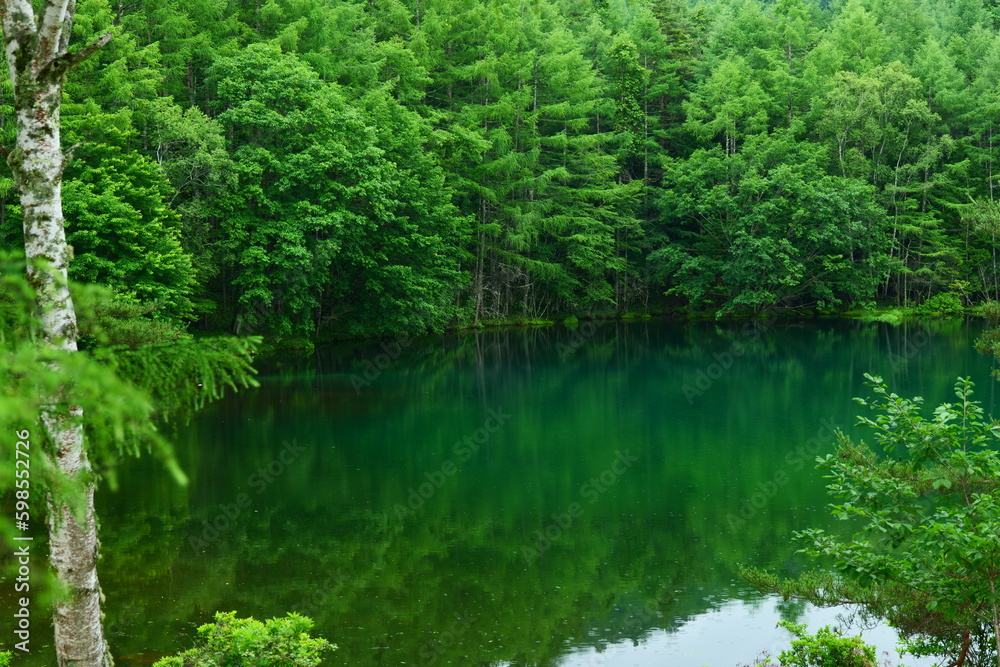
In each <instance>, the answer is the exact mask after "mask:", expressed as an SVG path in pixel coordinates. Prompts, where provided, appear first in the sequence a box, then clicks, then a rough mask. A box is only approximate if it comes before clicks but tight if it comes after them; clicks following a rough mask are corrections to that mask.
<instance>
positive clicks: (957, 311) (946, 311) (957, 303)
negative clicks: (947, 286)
mask: <svg viewBox="0 0 1000 667" xmlns="http://www.w3.org/2000/svg"><path fill="white" fill-rule="evenodd" d="M912 311H913V313H914V314H915V315H920V316H923V317H941V316H942V315H943V316H957V315H961V314H962V313H964V312H965V309H964V308H963V307H962V297H961V296H959V295H958V294H956V293H955V292H939V293H938V294H935V295H934V296H932V297H931V298H929V299H927V300H926V301H924V302H923V303H922V304H920V305H919V306H914V307H913V308H912Z"/></svg>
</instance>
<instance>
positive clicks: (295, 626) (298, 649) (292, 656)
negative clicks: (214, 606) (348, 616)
mask: <svg viewBox="0 0 1000 667" xmlns="http://www.w3.org/2000/svg"><path fill="white" fill-rule="evenodd" d="M312 626H313V622H312V619H310V618H307V617H305V616H299V615H298V614H288V616H287V617H286V618H272V619H269V620H267V621H264V622H263V623H261V622H260V621H257V620H254V619H253V618H236V612H218V613H216V614H215V622H214V623H206V624H205V625H203V626H201V627H200V628H198V640H197V644H198V645H197V646H195V647H194V648H192V649H188V650H187V651H184V652H183V653H180V654H178V655H175V656H170V657H167V658H163V659H162V660H159V661H158V662H156V664H154V665H153V667H316V666H317V665H319V664H320V662H321V661H322V659H323V653H325V652H326V651H334V650H336V649H337V646H336V645H335V644H331V643H330V642H328V641H326V640H325V639H322V638H320V637H310V636H309V630H311V629H312Z"/></svg>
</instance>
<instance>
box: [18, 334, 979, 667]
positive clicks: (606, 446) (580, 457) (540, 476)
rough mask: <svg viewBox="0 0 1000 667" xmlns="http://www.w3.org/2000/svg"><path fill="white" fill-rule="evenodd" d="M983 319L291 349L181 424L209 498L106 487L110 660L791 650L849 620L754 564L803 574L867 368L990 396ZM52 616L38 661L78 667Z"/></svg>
mask: <svg viewBox="0 0 1000 667" xmlns="http://www.w3.org/2000/svg"><path fill="white" fill-rule="evenodd" d="M981 330H982V325H981V324H978V323H971V324H965V323H962V322H937V323H930V324H920V325H917V324H913V325H906V326H900V327H891V326H887V325H883V324H871V325H870V324H860V323H855V322H836V321H823V322H806V323H777V324H764V325H762V324H756V325H755V324H746V323H727V324H716V323H697V324H688V325H681V324H675V323H664V322H634V323H605V324H602V325H600V326H596V327H595V326H592V325H589V324H584V325H583V326H581V327H580V328H578V329H576V330H573V329H568V328H566V327H563V326H556V327H551V328H545V329H532V330H516V331H503V332H491V333H485V334H464V335H449V336H444V337H429V338H422V339H416V340H403V341H401V343H402V344H399V343H398V342H390V343H385V344H381V345H380V344H378V343H374V344H364V345H345V346H341V347H338V348H336V349H334V350H328V351H324V352H322V353H320V354H317V355H316V356H315V357H313V358H310V359H308V360H298V361H295V360H290V361H284V362H278V361H274V360H272V361H270V362H267V363H265V364H262V371H263V372H262V376H261V383H262V386H261V387H260V388H259V389H257V390H254V391H250V392H245V393H242V394H239V395H236V396H232V397H230V398H228V399H226V400H224V401H222V402H220V403H218V404H216V405H214V406H212V407H211V408H209V409H208V410H206V411H205V412H204V413H202V414H201V415H199V416H198V418H197V419H195V420H194V421H193V422H192V423H191V424H189V425H187V426H184V427H181V428H179V429H178V434H177V435H176V436H175V441H176V443H177V449H178V453H179V456H180V459H181V462H182V464H183V466H184V468H185V470H186V471H187V472H188V474H189V475H190V478H191V483H190V485H189V486H188V487H186V488H181V487H178V486H177V485H175V484H174V483H173V482H172V481H171V479H170V478H169V476H168V475H167V474H166V473H165V472H164V471H163V470H162V468H161V467H159V466H158V465H157V464H156V463H155V462H153V461H150V460H142V461H136V462H130V463H129V465H128V466H127V469H126V470H124V471H123V473H122V487H121V489H120V491H118V492H117V493H112V492H110V491H108V490H106V489H102V490H101V492H100V494H99V513H100V516H101V517H102V541H103V549H104V557H103V560H102V562H101V565H100V573H101V577H102V581H103V584H104V590H105V593H106V595H107V605H106V606H107V615H108V627H109V634H110V640H111V642H112V646H113V649H114V651H115V654H116V655H117V656H119V657H120V658H121V659H120V660H119V662H120V664H122V665H134V664H142V663H143V662H144V661H145V662H147V663H148V662H151V661H152V660H153V659H154V658H155V657H156V656H157V655H159V652H161V651H163V652H165V651H171V652H172V651H176V650H180V649H183V648H186V647H188V646H190V645H191V641H192V636H193V634H194V628H195V627H197V625H199V624H201V623H203V622H206V621H208V620H210V618H211V616H212V613H213V612H214V611H216V610H236V611H237V612H238V613H239V614H240V615H241V616H246V615H253V616H255V617H257V618H266V617H271V616H275V615H283V614H284V613H285V612H288V611H296V612H299V613H301V614H305V615H308V616H310V617H312V618H313V619H314V620H315V621H316V630H315V633H316V634H319V635H322V636H324V637H326V638H328V639H330V640H331V641H333V642H334V643H336V644H338V645H339V647H340V648H339V650H338V651H337V652H336V653H334V654H332V657H331V659H330V660H328V661H327V663H326V664H331V665H335V664H344V665H362V666H363V665H382V664H385V665H432V664H437V665H572V666H584V665H594V666H596V665H615V666H617V665H671V666H673V667H704V666H710V667H732V666H733V665H736V664H745V663H749V662H751V661H752V660H753V659H754V657H755V656H756V655H757V654H758V653H759V652H760V651H762V650H771V651H775V652H776V651H778V650H781V648H784V647H787V645H788V643H787V642H788V633H787V632H785V631H784V630H782V629H779V628H775V623H776V621H777V620H779V619H781V618H787V619H793V620H799V621H808V622H809V623H810V627H811V629H813V630H815V629H816V628H817V627H818V625H819V624H823V623H829V622H832V621H833V620H834V616H835V612H834V611H832V610H817V609H813V608H811V607H809V606H807V605H804V604H798V603H780V602H779V601H777V600H775V599H773V598H764V597H762V596H760V595H758V594H756V593H754V592H753V591H751V590H750V589H749V588H748V587H747V586H746V585H745V584H744V583H743V582H742V581H741V580H740V579H739V577H738V574H737V567H738V565H739V564H754V565H759V566H763V567H768V568H771V569H773V570H775V571H778V572H780V573H782V574H784V575H793V574H795V573H796V572H799V571H801V569H802V568H803V567H807V566H809V565H810V564H809V563H807V562H805V561H804V560H803V559H802V558H801V557H798V556H796V555H795V553H794V552H795V549H796V546H795V544H794V543H793V540H792V533H793V531H795V530H799V529H803V528H806V527H812V526H822V527H827V528H828V529H830V530H836V529H837V526H836V525H833V524H834V522H833V521H832V520H831V519H830V518H829V516H828V513H827V511H826V509H825V503H826V502H827V497H826V494H825V490H824V481H823V479H822V478H821V477H820V476H819V474H818V473H817V472H816V471H814V470H813V468H812V459H813V458H814V457H815V455H816V454H822V453H826V452H829V451H831V450H832V446H833V433H832V429H833V428H835V427H836V428H842V429H844V430H845V431H847V432H849V433H852V434H854V435H855V437H859V438H860V437H866V438H867V437H868V434H867V433H865V432H863V431H861V429H856V428H854V427H853V424H854V423H855V421H856V419H855V417H856V415H857V414H859V411H860V410H861V409H862V408H861V407H860V406H858V405H856V404H854V403H853V402H852V401H851V398H852V397H853V396H861V395H867V388H866V387H865V386H864V384H863V383H864V379H863V377H862V374H863V373H864V372H871V373H875V374H881V375H883V376H884V377H885V378H886V379H887V380H888V381H889V382H890V384H891V386H892V388H893V389H894V390H895V391H897V392H898V393H901V394H904V395H913V394H920V395H923V396H924V397H925V398H926V401H927V403H928V405H931V406H933V405H936V404H937V403H940V402H942V401H945V400H949V399H950V398H951V397H952V396H953V394H952V386H953V384H954V380H955V378H956V377H957V376H959V375H970V376H972V378H973V380H974V381H975V382H976V383H977V386H978V389H979V392H978V394H977V395H978V398H979V399H980V400H982V401H984V402H985V403H986V404H987V407H988V408H990V406H992V405H993V404H994V401H995V396H996V387H995V383H994V382H993V381H992V380H991V378H990V369H991V361H990V360H989V359H988V358H986V357H983V356H981V355H978V354H977V353H976V352H975V351H974V350H973V348H972V343H973V340H974V339H975V337H976V336H977V335H978V334H979V333H980V332H981ZM10 605H11V601H10V599H9V596H8V594H7V593H5V598H4V607H5V608H7V607H10ZM45 613H47V612H46V611H45V610H44V609H41V608H40V609H38V610H36V612H35V614H36V623H38V624H39V625H38V626H37V627H36V629H35V634H34V636H35V641H34V643H33V645H34V647H35V651H34V652H33V654H32V656H31V657H32V660H30V661H25V662H24V663H23V664H38V665H52V664H55V661H54V658H53V657H52V656H51V655H47V654H46V653H45V650H46V649H44V648H43V646H48V645H50V644H51V640H50V639H49V637H50V636H51V631H50V630H49V629H47V628H46V629H43V628H42V627H41V623H42V618H43V614H45ZM5 614H6V612H5ZM8 617H9V615H8ZM872 637H873V639H874V641H876V642H878V644H879V646H880V648H881V649H886V650H891V649H892V648H893V636H892V634H891V632H890V631H888V630H887V629H885V628H881V629H877V630H876V631H875V632H874V634H873V635H872ZM48 650H51V649H48ZM908 664H911V665H913V664H916V663H915V662H914V661H913V660H909V661H908Z"/></svg>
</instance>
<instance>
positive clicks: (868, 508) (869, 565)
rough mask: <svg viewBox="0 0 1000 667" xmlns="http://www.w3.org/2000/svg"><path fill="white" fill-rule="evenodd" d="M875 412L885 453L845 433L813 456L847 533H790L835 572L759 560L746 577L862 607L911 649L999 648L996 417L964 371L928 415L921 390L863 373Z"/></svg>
mask: <svg viewBox="0 0 1000 667" xmlns="http://www.w3.org/2000/svg"><path fill="white" fill-rule="evenodd" d="M866 377H867V378H868V380H869V383H868V384H869V386H871V387H872V390H873V392H874V393H875V399H874V400H864V399H856V400H857V401H858V402H859V403H860V404H861V405H865V406H868V407H870V408H872V409H873V410H876V411H877V412H878V413H879V414H878V416H877V417H875V418H874V419H871V418H868V417H862V418H861V423H862V424H864V425H866V426H868V427H870V428H872V429H873V430H874V431H875V442H876V444H878V445H879V446H880V447H881V448H882V449H883V450H884V452H885V455H884V456H880V455H879V454H877V453H876V451H874V450H873V449H871V448H870V447H868V446H867V445H866V444H864V443H860V444H855V443H853V442H852V441H851V440H850V439H848V438H847V437H846V436H844V435H843V434H840V436H839V437H840V443H839V445H838V448H837V451H836V453H835V454H828V455H827V456H825V457H822V458H821V459H819V466H818V468H819V469H821V470H824V471H826V472H827V473H828V478H829V479H830V480H831V482H830V484H829V486H828V489H829V492H830V495H832V496H833V497H835V498H837V499H839V500H840V502H839V503H836V504H832V505H831V509H832V511H833V513H834V515H835V516H837V517H840V518H842V519H851V520H853V521H855V522H856V525H858V526H859V528H858V530H857V532H855V533H854V535H853V536H852V537H850V538H841V537H838V536H835V535H832V534H828V533H826V532H825V531H823V530H819V529H812V530H806V531H802V532H800V533H797V537H798V539H801V540H803V541H804V542H805V544H806V547H805V549H804V551H805V552H806V553H808V554H810V555H813V556H815V557H818V558H823V559H828V560H829V562H832V563H833V567H834V573H833V574H810V575H806V576H803V577H800V578H799V579H797V580H791V581H779V580H778V579H777V578H776V577H774V576H772V575H768V574H766V573H764V572H760V571H756V570H752V569H749V570H745V572H744V576H746V577H747V578H748V579H749V580H750V581H751V582H752V583H754V584H755V585H756V586H757V587H758V588H760V589H762V590H770V591H774V592H778V593H781V594H782V595H784V596H785V597H786V598H787V597H798V598H804V599H807V600H811V601H813V602H814V603H817V604H820V605H835V604H842V603H846V602H850V603H857V604H859V605H861V607H862V609H863V611H864V612H865V613H866V614H867V615H869V616H871V617H874V618H882V619H885V620H886V621H888V622H889V623H890V624H891V625H892V626H894V627H895V628H897V629H898V630H899V631H900V633H901V635H902V636H903V637H904V638H905V639H906V640H907V641H908V645H909V650H910V651H911V652H912V653H913V654H915V655H940V656H950V657H951V658H952V659H958V660H959V663H961V661H962V660H965V659H968V660H969V664H971V665H986V664H996V660H997V659H998V658H1000V648H998V644H997V642H1000V624H998V623H1000V621H998V618H1000V616H998V608H1000V595H998V592H997V584H998V582H1000V539H998V535H1000V450H998V448H997V441H998V437H1000V426H998V425H997V423H996V422H994V421H993V420H991V419H988V418H986V416H985V415H984V411H983V409H982V408H981V407H980V405H979V403H978V402H976V401H973V400H972V398H971V397H972V390H973V384H972V382H971V381H970V380H969V379H967V378H966V379H963V378H959V379H958V381H957V382H956V384H955V395H956V397H957V399H958V402H957V403H945V404H942V405H940V406H939V407H938V408H936V409H935V411H934V414H933V416H931V417H929V418H925V417H924V416H923V415H922V414H921V403H922V401H921V399H920V398H914V399H905V398H902V397H900V396H898V395H896V394H894V393H890V392H889V390H888V389H887V387H886V385H885V384H884V383H883V381H882V379H881V378H879V377H873V376H869V375H866Z"/></svg>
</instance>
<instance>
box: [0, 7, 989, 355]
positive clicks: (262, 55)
mask: <svg viewBox="0 0 1000 667" xmlns="http://www.w3.org/2000/svg"><path fill="white" fill-rule="evenodd" d="M987 1H988V0H987ZM998 23H1000V13H998V11H997V8H995V7H993V6H991V5H986V4H983V0H957V1H955V2H944V0H923V1H920V2H918V1H917V0H848V1H847V2H837V1H834V2H830V1H829V0H820V1H819V2H818V3H816V2H813V0H779V1H778V2H777V3H764V2H761V1H760V0H713V2H712V3H711V4H709V5H704V6H687V5H686V4H684V3H682V2H680V0H370V1H369V2H362V1H360V0H358V1H354V0H337V1H336V2H334V1H333V0H265V1H263V2H262V1H261V0H255V1H254V2H244V1H242V0H188V1H187V2H177V1H176V0H172V1H169V2H164V1H163V0H135V1H134V2H126V1H125V0H115V4H111V1H110V0H79V3H78V13H77V18H76V24H75V26H74V41H76V42H77V43H86V42H88V41H90V40H91V39H92V38H93V37H94V36H96V35H98V34H100V33H101V32H103V31H105V30H109V29H110V30H112V31H113V32H114V33H115V38H114V39H113V41H112V42H111V44H110V45H108V46H107V47H105V48H104V49H103V50H102V51H101V52H100V53H99V54H97V55H96V56H95V57H94V58H92V59H91V60H89V61H87V62H86V63H84V64H83V65H82V66H81V68H80V69H79V71H77V72H75V73H74V74H73V75H72V76H71V77H70V80H69V81H68V83H67V85H66V88H65V96H64V105H63V116H62V122H63V133H64V143H65V145H66V148H70V147H71V146H73V147H74V149H73V154H72V161H71V162H70V163H69V164H68V166H67V168H66V171H65V175H64V190H63V198H64V209H65V213H66V219H67V226H68V237H69V243H70V244H71V245H72V247H73V252H74V259H73V261H72V264H71V267H70V274H71V277H73V278H75V279H77V280H81V281H89V282H98V283H103V284H105V285H108V286H110V287H111V288H113V289H114V290H115V291H116V292H118V293H119V294H120V295H121V298H122V299H125V300H136V301H141V302H144V303H147V304H149V307H150V308H151V309H152V311H151V312H152V313H153V314H154V316H157V317H163V318H171V319H174V320H178V321H190V322H192V323H193V324H194V325H195V326H198V327H202V328H207V329H212V330H225V331H231V332H236V333H240V334H248V333H265V334H274V335H279V336H284V337H300V338H306V339H317V338H331V337H342V336H359V335H381V334H390V333H398V332H402V331H407V332H410V331H422V330H439V329H441V328H444V327H446V326H449V325H454V324H457V323H462V324H481V323H490V322H498V321H516V320H533V319H545V318H552V317H555V316H557V315H564V314H577V315H593V314H612V313H635V312H648V311H650V310H657V311H664V310H669V311H682V310H687V311H698V312H715V313H719V314H727V313H760V312H761V311H764V310H774V309H777V310H786V309H790V310H796V311H838V310H845V309H848V308H867V307H871V306H873V305H874V304H886V305H902V306H906V305H911V304H919V303H922V302H924V301H926V300H927V299H928V298H931V297H933V296H934V295H937V294H946V295H954V296H952V297H950V298H953V299H961V300H962V301H963V302H964V303H966V304H968V303H975V302H978V301H982V300H987V299H1000V276H998V272H997V257H996V248H995V241H996V236H997V234H998V233H1000V204H998V203H997V198H998V197H1000V191H998V182H997V177H996V174H995V173H994V172H995V171H997V170H1000V164H998V160H1000V127H997V123H998V120H1000V34H998V32H997V25H998ZM2 85H3V86H4V94H3V96H2V97H0V100H3V102H2V109H3V113H2V114H0V121H2V123H3V124H2V127H0V143H3V144H6V145H11V144H12V143H13V142H12V141H11V139H12V135H13V132H14V121H13V115H12V109H11V106H10V82H9V81H7V82H6V83H4V84H2ZM3 169H4V172H3V173H2V174H0V249H18V248H23V247H24V245H23V232H22V231H21V216H20V213H19V210H18V204H17V195H16V190H15V189H14V188H13V182H12V180H11V178H10V173H9V171H6V169H7V168H6V165H4V166H3Z"/></svg>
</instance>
